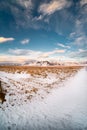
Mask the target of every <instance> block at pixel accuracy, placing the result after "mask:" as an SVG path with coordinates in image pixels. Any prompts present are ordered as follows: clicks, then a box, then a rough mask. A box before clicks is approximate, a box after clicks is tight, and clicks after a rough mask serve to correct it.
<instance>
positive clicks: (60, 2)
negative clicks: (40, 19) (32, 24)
mask: <svg viewBox="0 0 87 130" xmlns="http://www.w3.org/2000/svg"><path fill="white" fill-rule="evenodd" d="M69 5H70V2H67V0H52V1H51V2H49V3H43V4H41V5H40V7H39V12H41V13H43V14H44V15H50V14H53V13H54V12H56V11H58V10H61V9H63V8H66V7H68V6H69Z"/></svg>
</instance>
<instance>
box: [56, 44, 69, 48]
mask: <svg viewBox="0 0 87 130" xmlns="http://www.w3.org/2000/svg"><path fill="white" fill-rule="evenodd" d="M57 45H58V46H60V47H62V48H68V49H70V48H71V47H70V46H67V45H64V44H62V43H58V44H57Z"/></svg>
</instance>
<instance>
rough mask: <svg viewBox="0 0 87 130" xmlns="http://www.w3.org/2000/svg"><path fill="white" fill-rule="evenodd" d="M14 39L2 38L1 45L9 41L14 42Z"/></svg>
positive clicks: (0, 39)
mask: <svg viewBox="0 0 87 130" xmlns="http://www.w3.org/2000/svg"><path fill="white" fill-rule="evenodd" d="M13 40H14V38H12V37H10V38H6V37H0V43H4V42H8V41H13Z"/></svg>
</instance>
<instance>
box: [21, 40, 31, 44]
mask: <svg viewBox="0 0 87 130" xmlns="http://www.w3.org/2000/svg"><path fill="white" fill-rule="evenodd" d="M29 42H30V39H24V40H22V41H21V44H28V43H29Z"/></svg>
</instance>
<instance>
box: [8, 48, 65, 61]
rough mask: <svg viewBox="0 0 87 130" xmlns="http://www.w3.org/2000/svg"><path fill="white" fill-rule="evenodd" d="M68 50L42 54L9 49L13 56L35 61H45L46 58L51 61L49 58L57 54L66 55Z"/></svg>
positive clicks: (40, 52)
mask: <svg viewBox="0 0 87 130" xmlns="http://www.w3.org/2000/svg"><path fill="white" fill-rule="evenodd" d="M65 51H66V50H59V49H56V50H52V51H48V52H42V51H34V50H26V49H9V51H8V53H9V54H10V55H13V56H23V57H24V56H26V57H28V58H29V59H34V60H44V59H46V58H48V59H49V57H52V56H53V55H56V54H64V53H65Z"/></svg>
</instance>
